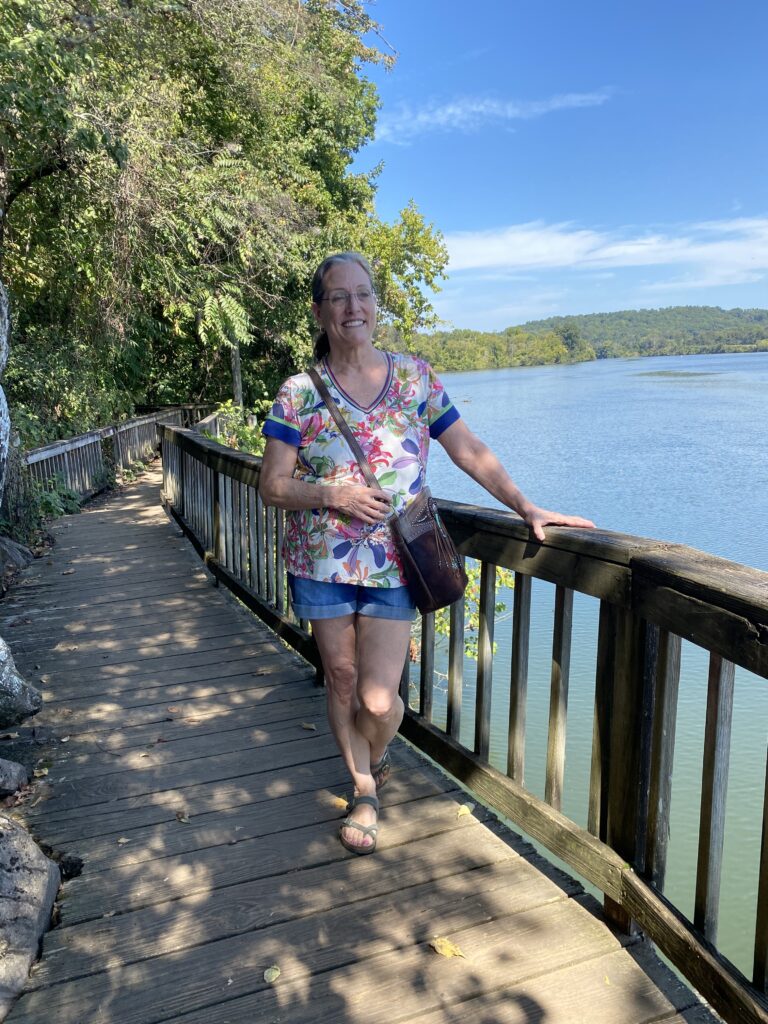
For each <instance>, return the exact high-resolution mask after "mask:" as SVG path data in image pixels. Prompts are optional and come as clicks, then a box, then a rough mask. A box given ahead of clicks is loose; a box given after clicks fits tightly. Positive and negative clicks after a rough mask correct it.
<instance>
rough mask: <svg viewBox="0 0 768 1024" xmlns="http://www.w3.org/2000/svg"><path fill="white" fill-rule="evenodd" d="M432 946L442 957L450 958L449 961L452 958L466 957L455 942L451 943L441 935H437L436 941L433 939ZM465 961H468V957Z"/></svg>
mask: <svg viewBox="0 0 768 1024" xmlns="http://www.w3.org/2000/svg"><path fill="white" fill-rule="evenodd" d="M430 946H431V947H432V949H434V951H435V952H436V953H439V954H440V956H444V957H448V958H449V959H450V957H452V956H461V957H464V954H463V953H462V952H461V950H460V949H459V947H458V946H457V945H456V943H455V942H451V940H450V939H445V938H443V937H442V936H439V935H436V936H435V937H434V939H432V941H431V942H430ZM464 959H465V960H466V957H464Z"/></svg>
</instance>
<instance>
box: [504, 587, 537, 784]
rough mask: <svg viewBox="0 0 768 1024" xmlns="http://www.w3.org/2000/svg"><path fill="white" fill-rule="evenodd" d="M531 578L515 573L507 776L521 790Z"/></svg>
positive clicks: (523, 760)
mask: <svg viewBox="0 0 768 1024" xmlns="http://www.w3.org/2000/svg"><path fill="white" fill-rule="evenodd" d="M531 585H532V581H531V577H530V576H527V575H526V574H525V573H522V572H516V573H515V590H514V598H513V608H512V668H511V676H510V685H509V730H508V742H507V775H509V777H510V778H511V779H514V780H515V782H517V783H519V784H520V785H521V786H522V785H523V781H524V773H525V712H526V702H527V699H528V647H529V643H530V635H531Z"/></svg>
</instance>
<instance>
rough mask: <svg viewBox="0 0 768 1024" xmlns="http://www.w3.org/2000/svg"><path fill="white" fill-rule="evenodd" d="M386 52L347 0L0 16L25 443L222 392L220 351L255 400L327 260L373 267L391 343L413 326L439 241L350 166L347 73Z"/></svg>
mask: <svg viewBox="0 0 768 1024" xmlns="http://www.w3.org/2000/svg"><path fill="white" fill-rule="evenodd" d="M372 43H373V44H374V45H372ZM379 43H381V47H380V48H379V46H378V44H379ZM389 54H390V50H389V48H388V46H387V44H386V43H384V42H383V40H380V38H379V36H378V35H377V34H376V26H375V24H374V22H372V21H371V19H370V18H369V17H368V15H367V14H366V12H365V9H364V6H363V4H362V3H358V2H356V0H345V2H344V3H343V4H342V3H338V4H337V3H328V2H327V0H304V2H302V3H297V2H296V0H268V2H267V0H174V2H173V3H168V2H167V0H132V2H131V3H126V2H124V0H88V2H85V0H68V2H67V3H60V2H59V0H3V2H2V16H0V277H2V279H3V280H4V282H5V283H6V285H7V286H8V289H9V292H10V297H11V304H12V315H13V335H12V344H11V358H10V362H9V364H8V368H7V371H6V375H5V381H4V383H5V388H6V392H7V394H8V398H9V403H10V406H11V416H12V421H13V423H14V425H15V427H16V428H17V429H18V430H20V432H21V436H22V443H23V444H24V445H25V446H31V445H34V444H39V443H42V442H43V441H45V440H48V439H51V438H53V437H56V436H68V435H71V434H74V433H77V432H78V431H81V430H85V429H88V428H90V427H92V426H95V425H100V424H102V423H105V422H110V421H113V420H114V419H115V418H117V417H119V416H121V415H127V414H130V413H131V412H132V411H133V409H134V408H135V407H136V405H139V404H141V405H146V404H152V405H154V404H163V403H172V402H177V401H188V400H197V399H211V400H218V399H221V398H230V397H231V396H232V394H233V370H235V371H236V370H237V366H238V359H239V358H240V359H241V362H242V379H243V391H244V399H245V401H246V403H250V402H252V401H253V400H254V399H257V398H260V397H261V396H262V394H263V393H264V391H265V390H267V391H269V390H271V389H272V388H273V387H274V385H275V383H276V381H277V380H278V379H280V378H281V377H282V376H284V375H285V374H286V373H287V372H289V371H290V370H291V369H292V368H293V367H294V366H295V365H296V364H297V363H301V362H303V361H304V360H305V358H306V356H307V354H308V352H309V341H310V334H311V323H310V320H309V317H308V295H309V279H310V276H311V274H312V272H313V270H314V268H315V266H317V264H318V263H319V262H320V260H321V259H322V258H323V257H324V256H326V255H327V254H328V253H329V252H333V251H337V250H339V249H349V248H354V249H359V250H362V251H363V252H364V253H365V254H366V255H367V256H368V257H369V258H370V259H371V260H372V261H373V262H374V264H375V265H376V270H377V277H378V282H379V292H380V301H381V305H382V308H383V310H384V311H385V314H386V315H388V316H389V317H390V319H391V320H392V322H393V323H395V324H396V325H397V327H398V330H400V331H401V332H402V333H403V335H404V336H405V337H408V336H409V334H410V333H412V332H413V331H414V330H415V329H416V328H418V327H422V328H423V327H425V326H428V325H429V324H430V323H431V322H432V311H431V306H430V303H429V299H428V294H429V291H430V289H431V288H432V287H433V286H435V285H436V282H437V281H438V280H439V278H440V275H441V272H442V270H443V268H444V265H445V261H446V252H445V249H444V246H443V244H442V240H441V236H440V234H439V233H438V232H437V231H435V230H434V229H433V228H432V226H431V225H429V224H426V223H425V222H424V220H423V218H422V216H421V215H420V213H419V212H418V210H417V209H416V207H415V206H414V205H413V204H411V205H408V206H406V207H405V209H403V211H402V213H401V214H400V216H399V218H398V219H397V220H396V221H395V222H394V223H384V222H382V221H381V220H380V219H379V218H378V217H377V216H376V214H375V210H374V196H375V189H376V176H377V175H378V173H379V169H378V168H377V169H376V171H375V172H374V173H372V174H370V175H366V174H359V173H353V172H352V170H351V161H352V158H353V156H354V154H355V153H356V152H357V151H358V150H359V149H360V148H361V147H362V146H364V145H365V143H366V142H367V141H368V140H369V139H370V138H371V137H372V135H373V131H374V127H375V123H376V112H377V106H378V100H377V95H376V92H375V89H374V87H373V86H372V84H371V83H370V82H369V81H368V80H367V79H366V77H365V69H366V65H370V64H372V63H381V62H384V63H386V62H388V61H389V60H390V59H391V58H390V56H389Z"/></svg>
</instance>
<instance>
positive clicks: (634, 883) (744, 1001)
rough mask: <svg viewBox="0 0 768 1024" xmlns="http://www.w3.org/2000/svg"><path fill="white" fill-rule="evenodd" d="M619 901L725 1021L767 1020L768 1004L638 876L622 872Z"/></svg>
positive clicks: (759, 1023)
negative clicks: (621, 900)
mask: <svg viewBox="0 0 768 1024" xmlns="http://www.w3.org/2000/svg"><path fill="white" fill-rule="evenodd" d="M622 881H623V890H624V892H623V902H624V905H625V906H626V908H627V911H628V912H629V914H630V915H631V916H632V918H633V919H634V920H636V921H637V922H638V924H639V925H640V927H641V928H642V929H643V931H644V932H645V933H646V934H647V935H648V937H649V938H650V939H652V941H653V942H656V943H657V944H658V946H659V948H660V949H661V950H662V951H663V952H664V953H665V954H666V956H668V957H669V959H670V960H671V961H672V963H673V964H674V965H675V966H676V967H678V968H679V969H680V970H681V971H682V972H683V973H684V974H685V976H686V977H687V978H688V979H689V980H690V981H691V983H692V984H693V985H694V986H695V988H696V990H697V991H698V992H700V993H701V995H702V996H703V997H704V998H705V999H706V1000H707V1001H708V1002H709V1003H710V1004H711V1005H712V1007H713V1008H714V1009H715V1010H716V1011H717V1012H718V1013H719V1014H721V1015H722V1016H723V1018H724V1019H725V1020H727V1021H733V1022H738V1024H768V1004H767V1003H766V1001H765V999H764V998H763V996H762V995H761V994H760V993H758V992H757V990H756V989H754V988H753V987H752V986H751V985H750V984H749V983H748V982H747V980H746V978H744V977H743V975H741V974H740V972H739V971H738V970H736V968H735V967H734V966H733V965H732V964H730V963H729V962H728V961H727V960H726V959H725V957H723V956H721V955H720V954H719V953H717V952H716V951H715V950H714V949H713V947H711V946H710V945H709V944H708V943H707V942H706V941H702V940H701V938H700V937H699V936H697V935H696V934H695V933H694V932H693V931H692V928H691V924H690V922H689V921H687V920H686V919H685V918H684V917H683V915H682V914H681V913H680V911H679V910H677V909H676V908H675V907H673V906H672V905H671V904H670V903H668V902H667V901H666V900H665V899H664V897H663V896H661V895H660V894H659V893H657V892H656V891H655V890H654V889H652V888H651V887H650V886H649V885H647V884H646V883H645V882H644V881H643V880H642V879H641V878H639V877H638V876H637V875H635V874H634V873H633V872H631V871H626V872H624V877H623V880H622Z"/></svg>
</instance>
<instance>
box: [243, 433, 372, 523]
mask: <svg viewBox="0 0 768 1024" xmlns="http://www.w3.org/2000/svg"><path fill="white" fill-rule="evenodd" d="M295 469H296V449H295V448H294V447H293V445H290V444H286V443H285V441H280V440H278V439H277V438H276V437H268V438H267V446H266V448H265V450H264V457H263V459H262V463H261V474H260V476H259V494H260V495H261V499H262V501H263V502H264V504H265V505H276V506H277V507H278V508H284V509H301V508H335V509H337V510H338V511H339V512H343V513H344V514H345V515H348V516H350V517H352V518H354V519H361V520H362V521H363V522H364V523H369V524H370V523H378V522H381V520H382V519H384V518H385V517H386V515H387V513H388V512H390V511H391V506H390V502H389V498H388V497H387V495H386V494H385V493H384V491H378V490H374V488H372V487H365V486H363V485H359V484H310V483H305V481H303V480H295V479H294V476H293V474H294V471H295Z"/></svg>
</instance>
